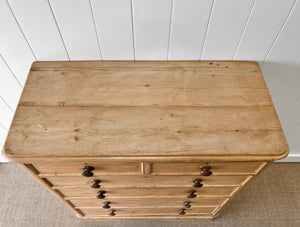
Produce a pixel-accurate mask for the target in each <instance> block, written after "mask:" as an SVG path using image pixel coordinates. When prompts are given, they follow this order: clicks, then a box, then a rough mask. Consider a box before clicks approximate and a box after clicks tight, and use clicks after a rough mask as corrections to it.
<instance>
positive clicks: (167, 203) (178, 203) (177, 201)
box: [69, 194, 227, 209]
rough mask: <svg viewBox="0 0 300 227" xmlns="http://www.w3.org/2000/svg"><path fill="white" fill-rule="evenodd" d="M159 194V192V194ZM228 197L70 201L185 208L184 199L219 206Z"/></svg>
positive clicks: (92, 204) (88, 204)
mask: <svg viewBox="0 0 300 227" xmlns="http://www.w3.org/2000/svg"><path fill="white" fill-rule="evenodd" d="M157 196H159V194H158V195H157ZM226 200H227V198H224V197H223V198H222V197H221V198H197V197H196V198H193V199H189V198H176V197H175V198H161V197H159V198H158V199H153V198H142V199H141V198H117V199H112V198H107V199H95V198H91V199H86V198H80V199H78V198H77V199H76V198H72V199H70V200H69V201H70V202H71V203H72V204H73V205H74V206H75V208H79V209H81V208H93V207H94V208H101V207H102V206H103V202H105V201H109V202H111V203H110V204H109V205H110V206H111V208H112V209H115V208H139V207H147V208H150V207H152V208H155V207H159V208H166V207H177V208H181V207H182V208H183V205H184V204H183V202H184V201H191V207H217V206H220V205H221V204H223V203H224V201H226Z"/></svg>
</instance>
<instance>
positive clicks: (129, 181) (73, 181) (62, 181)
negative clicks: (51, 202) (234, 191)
mask: <svg viewBox="0 0 300 227" xmlns="http://www.w3.org/2000/svg"><path fill="white" fill-rule="evenodd" d="M251 177H252V176H247V175H246V176H209V177H206V178H204V177H203V178H202V179H203V181H202V184H203V185H205V186H206V187H210V186H214V187H215V186H218V187H224V186H235V187H236V186H242V185H244V184H245V183H246V182H247V181H248V180H250V179H251ZM93 179H100V180H101V186H102V187H103V188H116V187H119V188H128V187H131V188H132V187H135V188H140V187H142V188H145V187H149V188H160V187H192V185H193V180H194V179H195V176H147V177H144V176H101V177H83V176H80V177H73V176H68V177H60V176H51V177H47V180H48V181H49V182H51V183H52V184H53V185H55V186H57V187H59V186H62V185H77V186H84V185H85V186H86V187H89V186H90V183H91V180H93ZM108 192H109V191H107V193H108Z"/></svg>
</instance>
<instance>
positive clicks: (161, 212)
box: [80, 207, 216, 219]
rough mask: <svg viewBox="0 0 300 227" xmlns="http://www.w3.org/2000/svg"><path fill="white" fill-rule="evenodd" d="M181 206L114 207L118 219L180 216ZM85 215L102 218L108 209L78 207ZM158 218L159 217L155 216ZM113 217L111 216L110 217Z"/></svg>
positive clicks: (203, 209) (193, 212)
mask: <svg viewBox="0 0 300 227" xmlns="http://www.w3.org/2000/svg"><path fill="white" fill-rule="evenodd" d="M180 208H181V207H178V208H160V209H157V208H131V209H129V208H123V209H122V208H119V209H116V212H115V213H116V219H118V216H129V217H130V216H151V215H156V216H167V215H176V216H178V217H180V215H178V213H179V211H178V210H179V209H180ZM215 209H216V207H197V208H196V207H195V208H191V209H189V210H187V211H186V213H187V216H188V215H201V214H207V215H209V214H211V213H212V212H213V211H214V210H215ZM80 210H81V211H82V212H83V213H84V214H85V215H86V216H90V215H91V216H94V215H96V216H97V218H98V219H99V218H102V216H107V217H109V216H108V213H109V211H108V210H105V209H102V208H92V209H87V208H85V209H80ZM140 218H144V217H140ZM157 218H158V219H159V218H160V217H157ZM110 219H113V218H110Z"/></svg>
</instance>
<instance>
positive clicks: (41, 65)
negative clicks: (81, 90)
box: [31, 61, 259, 71]
mask: <svg viewBox="0 0 300 227" xmlns="http://www.w3.org/2000/svg"><path fill="white" fill-rule="evenodd" d="M147 67H148V68H152V67H156V68H170V67H174V68H176V67H185V68H211V69H220V70H224V68H225V70H226V69H237V70H249V71H250V70H254V71H258V70H259V64H258V63H257V62H254V61H77V62H74V61H71V62H67V61H39V62H34V63H33V64H32V68H31V70H52V69H56V68H74V69H78V68H88V69H94V68H113V69H119V68H135V69H136V70H137V69H138V68H147ZM45 68H46V69H45Z"/></svg>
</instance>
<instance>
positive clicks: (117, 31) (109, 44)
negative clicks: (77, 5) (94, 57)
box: [91, 0, 134, 60]
mask: <svg viewBox="0 0 300 227" xmlns="http://www.w3.org/2000/svg"><path fill="white" fill-rule="evenodd" d="M91 4H92V8H93V13H94V16H95V24H96V27H97V32H98V37H99V40H100V43H101V51H102V58H103V60H134V48H133V31H132V18H131V0H125V1H124V0H111V1H106V0H93V1H91Z"/></svg>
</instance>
